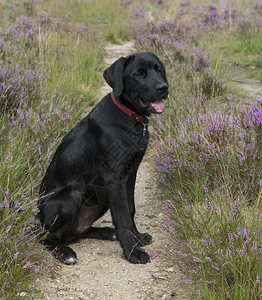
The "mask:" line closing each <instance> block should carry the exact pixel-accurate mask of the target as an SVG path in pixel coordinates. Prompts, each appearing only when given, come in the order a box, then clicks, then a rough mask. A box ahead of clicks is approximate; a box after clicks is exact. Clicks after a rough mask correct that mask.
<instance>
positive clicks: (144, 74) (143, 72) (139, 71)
mask: <svg viewBox="0 0 262 300" xmlns="http://www.w3.org/2000/svg"><path fill="white" fill-rule="evenodd" d="M135 76H137V77H144V76H146V70H144V69H142V68H139V69H138V70H137V72H136V73H135Z"/></svg>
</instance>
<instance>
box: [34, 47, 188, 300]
mask: <svg viewBox="0 0 262 300" xmlns="http://www.w3.org/2000/svg"><path fill="white" fill-rule="evenodd" d="M134 51H135V49H134V44H133V43H132V42H127V43H125V44H123V45H113V44H109V45H107V47H106V57H105V63H106V64H107V65H110V64H111V63H113V62H114V61H115V60H116V59H118V58H119V57H120V56H127V55H128V54H130V53H132V52H134ZM110 91H111V89H110V88H109V87H108V86H106V85H105V86H103V87H101V89H100V96H101V98H102V96H104V95H105V94H107V93H108V92H110ZM145 157H147V155H145ZM135 199H136V211H137V213H136V224H137V227H138V229H139V230H140V232H148V233H150V234H151V235H152V236H153V243H152V244H151V245H148V246H146V247H145V250H147V251H149V252H151V253H154V252H161V251H163V250H164V249H165V248H166V247H167V245H168V240H167V237H166V236H165V234H164V233H163V232H162V230H161V229H160V228H159V223H160V222H161V218H163V214H162V213H161V202H162V201H161V199H160V194H159V193H157V188H156V183H155V181H154V179H152V178H151V170H150V167H149V162H148V159H147V158H145V159H144V161H143V162H142V164H141V166H140V168H139V171H138V176H137V182H136V191H135ZM94 225H95V226H111V225H112V219H111V215H110V214H109V213H107V214H106V215H105V216H103V218H101V219H100V220H98V221H97V222H96V223H95V224H94ZM71 247H72V248H73V250H74V251H75V252H76V253H77V257H78V261H77V263H76V265H73V266H66V265H62V264H60V265H59V271H58V272H57V274H56V275H55V277H54V276H49V277H48V276H43V278H42V279H41V281H40V280H38V285H39V287H40V289H41V291H42V293H43V299H52V300H55V299H66V300H69V299H74V300H76V299H85V300H89V299H95V300H103V299H105V300H110V299H113V300H122V299H123V300H129V299H130V300H131V299H132V300H133V299H145V300H151V299H156V300H158V299H192V298H191V293H190V292H189V291H185V290H184V289H183V288H182V286H181V279H180V278H179V277H176V275H175V273H174V272H173V270H174V269H173V268H170V266H168V265H167V264H166V263H163V262H161V260H160V259H159V258H156V257H152V256H151V263H148V264H145V265H134V264H131V263H129V262H128V261H127V260H126V259H125V258H124V256H123V251H122V249H121V247H120V244H119V242H117V241H115V242H112V241H101V240H94V239H85V240H81V241H79V242H77V243H75V244H72V245H71ZM171 277H172V279H171Z"/></svg>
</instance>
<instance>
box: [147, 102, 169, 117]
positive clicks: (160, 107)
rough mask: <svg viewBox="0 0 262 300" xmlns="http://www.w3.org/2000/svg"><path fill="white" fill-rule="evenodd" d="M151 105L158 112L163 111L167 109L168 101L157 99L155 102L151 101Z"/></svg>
mask: <svg viewBox="0 0 262 300" xmlns="http://www.w3.org/2000/svg"><path fill="white" fill-rule="evenodd" d="M149 105H150V106H151V107H153V109H154V110H155V111H156V112H157V113H159V114H160V113H162V112H163V111H164V109H165V105H166V102H165V101H164V100H162V99H161V100H157V101H154V102H151V103H149Z"/></svg>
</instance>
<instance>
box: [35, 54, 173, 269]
mask: <svg viewBox="0 0 262 300" xmlns="http://www.w3.org/2000/svg"><path fill="white" fill-rule="evenodd" d="M103 76H104V79H105V80H106V82H107V83H108V84H109V86H110V87H111V88H112V90H113V91H112V93H109V94H108V95H106V96H105V97H104V98H103V99H102V100H101V101H100V102H99V103H98V104H97V105H96V106H95V107H94V108H93V110H92V111H91V112H90V113H89V114H88V115H87V116H86V117H85V118H84V119H83V120H81V121H80V122H79V123H78V124H77V125H76V126H75V127H74V128H73V129H72V130H71V131H70V132H69V133H68V134H67V135H66V136H65V137H64V139H63V141H62V143H61V144H60V146H59V147H58V148H57V150H56V152H55V154H54V156H53V159H52V161H51V163H50V165H49V167H48V168H47V171H46V174H45V176H44V179H43V181H42V184H41V187H40V197H39V201H38V208H39V213H38V217H39V219H40V222H41V224H42V226H43V228H44V229H45V230H46V234H45V237H44V241H43V243H44V245H45V246H46V247H47V249H49V250H50V251H51V252H52V253H53V254H54V255H55V257H56V258H57V259H58V260H60V261H61V262H62V263H64V264H75V263H76V260H77V256H76V253H75V252H74V251H73V250H72V249H71V248H70V247H69V246H68V244H70V243H71V242H73V241H76V240H78V239H80V238H98V239H104V240H118V241H119V242H120V244H121V246H122V249H123V252H124V256H125V257H126V258H127V259H128V261H130V262H131V263H134V264H137V263H141V264H145V263H147V262H149V261H150V256H149V255H148V254H147V253H146V252H144V251H143V250H142V249H141V247H142V246H144V245H148V244H150V243H152V237H151V235H149V234H147V233H140V232H139V231H138V230H137V227H136V224H135V221H134V216H135V203H134V189H135V181H136V174H137V169H138V166H139V164H140V163H141V161H142V158H143V156H144V154H145V151H146V148H147V145H148V140H149V132H148V122H149V118H150V115H151V114H152V113H153V114H159V113H162V112H163V111H164V108H165V101H164V100H165V99H166V98H167V96H168V81H167V76H166V70H165V67H164V64H163V63H162V62H161V60H160V59H159V58H158V57H157V56H156V55H155V54H153V53H151V52H138V53H134V54H131V55H129V56H127V57H120V58H119V59H118V60H116V61H115V62H114V63H113V64H112V65H111V66H110V67H108V68H107V69H106V70H105V71H104V74H103ZM108 209H110V211H111V215H112V221H113V225H114V228H110V227H104V228H99V227H98V228H96V227H93V226H92V224H93V223H94V222H95V221H96V220H97V219H99V218H100V217H101V216H102V215H103V214H104V213H105V212H106V211H107V210H108Z"/></svg>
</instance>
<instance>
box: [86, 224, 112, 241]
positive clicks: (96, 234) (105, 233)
mask: <svg viewBox="0 0 262 300" xmlns="http://www.w3.org/2000/svg"><path fill="white" fill-rule="evenodd" d="M81 238H90V239H99V240H109V241H116V230H115V228H112V227H93V226H92V227H91V228H90V229H89V230H88V231H87V232H85V233H84V234H83V235H81Z"/></svg>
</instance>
